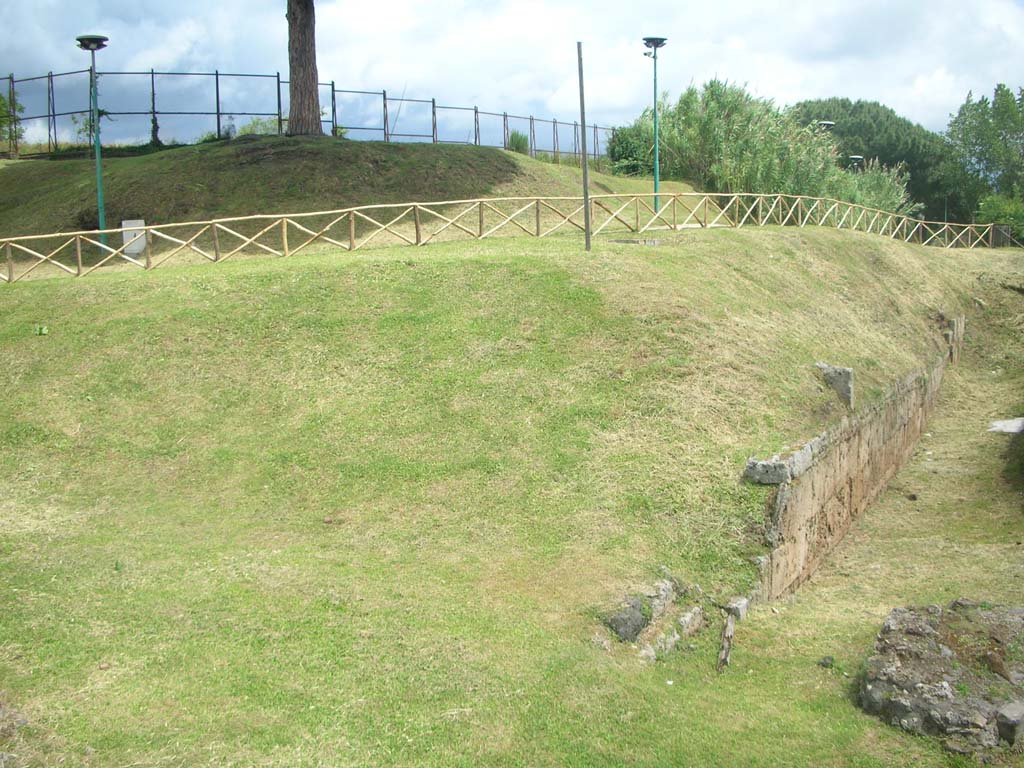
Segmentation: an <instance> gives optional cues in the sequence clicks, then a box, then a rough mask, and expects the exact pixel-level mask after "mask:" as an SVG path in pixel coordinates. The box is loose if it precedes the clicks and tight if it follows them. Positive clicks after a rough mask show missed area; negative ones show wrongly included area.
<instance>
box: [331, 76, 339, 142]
mask: <svg viewBox="0 0 1024 768" xmlns="http://www.w3.org/2000/svg"><path fill="white" fill-rule="evenodd" d="M337 135H338V94H337V92H335V90H334V81H333V80H331V136H337Z"/></svg>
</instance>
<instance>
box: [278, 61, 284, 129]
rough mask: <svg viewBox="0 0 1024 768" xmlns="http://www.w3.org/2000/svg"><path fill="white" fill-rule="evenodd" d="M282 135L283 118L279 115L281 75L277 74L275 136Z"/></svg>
mask: <svg viewBox="0 0 1024 768" xmlns="http://www.w3.org/2000/svg"><path fill="white" fill-rule="evenodd" d="M282 133H284V116H283V115H282V114H281V73H280V72H278V73H277V135H278V136H280V135H281V134H282Z"/></svg>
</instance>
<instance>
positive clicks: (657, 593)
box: [644, 578, 679, 621]
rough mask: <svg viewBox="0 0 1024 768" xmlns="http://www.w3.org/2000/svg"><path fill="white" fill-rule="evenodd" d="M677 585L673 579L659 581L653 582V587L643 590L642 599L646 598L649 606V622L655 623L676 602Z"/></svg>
mask: <svg viewBox="0 0 1024 768" xmlns="http://www.w3.org/2000/svg"><path fill="white" fill-rule="evenodd" d="M678 589H679V585H678V584H677V583H676V580H675V579H672V578H668V579H661V580H660V581H656V582H654V586H653V587H650V588H648V589H645V590H644V597H646V598H648V600H649V601H650V605H651V621H657V620H658V619H660V618H661V617H662V615H663V614H664V613H665V611H666V609H667V608H668V607H669V606H670V605H672V603H674V602H675V601H676V595H677V593H678Z"/></svg>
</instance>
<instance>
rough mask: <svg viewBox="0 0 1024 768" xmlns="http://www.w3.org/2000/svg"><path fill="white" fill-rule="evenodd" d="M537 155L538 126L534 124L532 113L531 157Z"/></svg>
mask: <svg viewBox="0 0 1024 768" xmlns="http://www.w3.org/2000/svg"><path fill="white" fill-rule="evenodd" d="M536 156H537V126H536V125H534V121H533V115H530V157H536Z"/></svg>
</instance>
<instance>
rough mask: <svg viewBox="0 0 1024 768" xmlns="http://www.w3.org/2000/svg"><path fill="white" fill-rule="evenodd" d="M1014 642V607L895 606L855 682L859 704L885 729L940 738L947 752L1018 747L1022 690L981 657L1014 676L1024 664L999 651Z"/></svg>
mask: <svg viewBox="0 0 1024 768" xmlns="http://www.w3.org/2000/svg"><path fill="white" fill-rule="evenodd" d="M1021 642H1024V609H1021V608H1007V607H1001V606H992V605H987V604H985V603H974V602H971V601H968V600H957V601H954V602H953V603H952V604H950V606H949V607H948V608H940V607H938V606H934V605H933V606H928V607H924V608H895V609H893V611H892V613H890V614H889V616H888V618H886V620H885V623H884V624H883V625H882V629H881V631H880V632H879V633H878V637H877V640H876V642H875V653H874V655H873V656H871V657H870V658H869V659H868V661H867V664H866V666H865V671H864V674H863V675H862V677H861V679H860V681H859V688H858V703H859V704H860V706H861V707H862V708H863V709H864V710H865V711H867V712H869V713H871V714H874V715H878V716H879V717H880V718H882V719H883V720H885V721H886V722H888V723H890V724H892V725H895V726H898V727H900V728H902V729H904V730H906V731H909V732H911V733H915V734H918V735H927V736H935V737H937V738H939V739H942V740H943V743H944V744H945V746H946V748H947V749H949V750H950V751H954V752H965V751H977V750H983V749H991V748H995V747H997V746H999V744H1000V742H1002V743H1003V744H1004V745H1009V746H1019V745H1020V743H1021V741H1020V740H1021V739H1022V738H1024V736H1022V726H1021V721H1022V720H1024V687H1021V686H1020V685H1014V684H1012V683H1009V681H1007V680H1005V679H1004V678H1003V677H1001V676H1000V675H998V674H997V673H996V672H994V671H993V670H992V668H991V666H992V665H991V662H990V660H988V654H996V655H998V656H999V657H1000V659H1001V662H1002V664H1003V665H1004V666H1005V667H1006V669H1007V670H1010V671H1012V672H1019V671H1021V670H1024V661H1022V660H1020V659H1019V657H1013V656H1011V657H1010V658H1007V657H1006V653H1005V650H1004V649H1007V648H1016V647H1019V645H1018V644H1019V643H1021Z"/></svg>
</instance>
